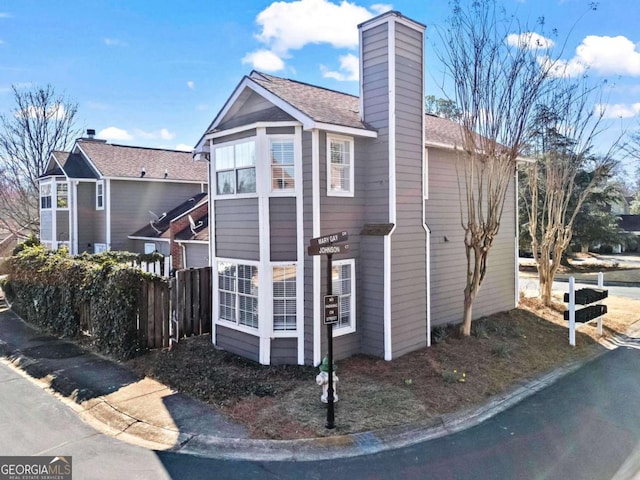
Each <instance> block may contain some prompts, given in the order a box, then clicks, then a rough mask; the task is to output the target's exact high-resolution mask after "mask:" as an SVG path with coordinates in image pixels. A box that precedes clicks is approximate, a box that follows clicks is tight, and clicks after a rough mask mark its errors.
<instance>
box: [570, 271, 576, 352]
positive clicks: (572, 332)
mask: <svg viewBox="0 0 640 480" xmlns="http://www.w3.org/2000/svg"><path fill="white" fill-rule="evenodd" d="M569 345H571V346H572V347H575V346H576V291H575V279H574V278H573V277H569Z"/></svg>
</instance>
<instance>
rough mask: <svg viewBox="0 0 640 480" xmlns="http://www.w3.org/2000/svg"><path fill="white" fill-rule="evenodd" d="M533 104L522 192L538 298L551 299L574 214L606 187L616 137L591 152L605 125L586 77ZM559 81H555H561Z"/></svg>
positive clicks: (613, 164) (595, 90) (612, 166)
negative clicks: (602, 150)
mask: <svg viewBox="0 0 640 480" xmlns="http://www.w3.org/2000/svg"><path fill="white" fill-rule="evenodd" d="M564 83H565V85H564V87H563V88H556V90H555V91H554V92H552V93H550V94H549V95H548V96H547V98H544V99H541V104H540V105H539V106H538V108H537V115H536V119H535V122H534V123H535V128H533V129H532V130H533V131H534V133H535V135H536V139H537V141H536V142H535V144H533V150H532V154H533V155H534V156H535V157H536V158H537V161H536V162H535V163H532V164H530V165H528V166H527V167H525V168H526V174H525V175H524V176H523V178H525V179H526V183H525V185H524V187H525V195H523V198H522V199H523V201H524V202H525V206H526V209H527V215H528V230H529V235H530V236H531V246H532V250H533V252H534V258H535V259H536V264H537V268H538V274H539V278H540V299H541V300H542V301H543V302H544V303H545V304H546V305H550V304H551V287H552V285H553V279H554V277H555V275H556V273H557V271H558V268H560V264H561V259H562V257H563V255H564V253H565V251H566V250H567V247H568V246H569V243H570V242H571V239H572V237H573V230H574V225H575V221H576V218H577V216H578V214H579V213H580V210H581V209H582V207H583V205H584V204H585V201H587V199H588V198H589V197H590V196H591V195H593V193H594V192H595V190H596V189H597V188H604V187H605V186H606V185H605V183H606V181H607V180H608V179H609V178H610V176H611V175H612V173H613V171H614V169H615V167H616V166H617V164H618V161H617V160H616V159H615V158H614V156H615V153H616V152H617V151H618V149H619V141H620V139H621V138H622V135H621V136H620V137H619V139H618V141H616V142H614V143H613V145H612V146H611V147H610V148H609V150H608V151H607V152H606V153H604V154H597V155H596V154H594V153H593V152H592V151H593V148H594V143H595V141H596V139H597V137H598V136H599V134H600V133H601V132H602V131H603V124H602V119H603V118H604V114H605V112H604V110H603V109H602V108H596V107H597V105H602V102H601V101H600V100H601V99H600V89H599V88H598V87H586V86H585V85H584V81H583V80H580V81H578V82H574V83H570V82H564ZM559 84H560V82H557V83H556V86H557V87H559Z"/></svg>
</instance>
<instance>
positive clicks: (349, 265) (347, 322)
mask: <svg viewBox="0 0 640 480" xmlns="http://www.w3.org/2000/svg"><path fill="white" fill-rule="evenodd" d="M332 268H333V270H332V273H331V279H332V288H333V292H332V293H333V294H334V295H337V296H338V323H337V324H336V326H335V328H337V329H338V328H355V318H354V314H355V288H354V285H355V277H354V261H353V260H340V261H334V262H333V265H332Z"/></svg>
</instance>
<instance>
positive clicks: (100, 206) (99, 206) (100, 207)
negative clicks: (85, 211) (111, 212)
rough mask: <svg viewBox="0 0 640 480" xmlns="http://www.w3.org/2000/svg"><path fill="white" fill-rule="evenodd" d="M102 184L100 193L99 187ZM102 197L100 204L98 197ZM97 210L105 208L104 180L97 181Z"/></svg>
mask: <svg viewBox="0 0 640 480" xmlns="http://www.w3.org/2000/svg"><path fill="white" fill-rule="evenodd" d="M99 186H102V195H100V196H99V195H98V187H99ZM99 197H101V198H102V205H99V204H98V198H99ZM96 210H104V180H98V181H97V182H96Z"/></svg>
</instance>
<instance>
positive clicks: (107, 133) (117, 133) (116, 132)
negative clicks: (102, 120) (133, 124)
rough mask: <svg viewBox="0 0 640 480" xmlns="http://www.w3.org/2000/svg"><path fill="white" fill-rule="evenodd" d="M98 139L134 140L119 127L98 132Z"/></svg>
mask: <svg viewBox="0 0 640 480" xmlns="http://www.w3.org/2000/svg"><path fill="white" fill-rule="evenodd" d="M97 136H98V138H103V139H105V140H133V136H132V135H131V134H130V133H129V132H127V131H126V130H123V129H121V128H118V127H107V128H105V129H103V130H100V132H98V135H97Z"/></svg>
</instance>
